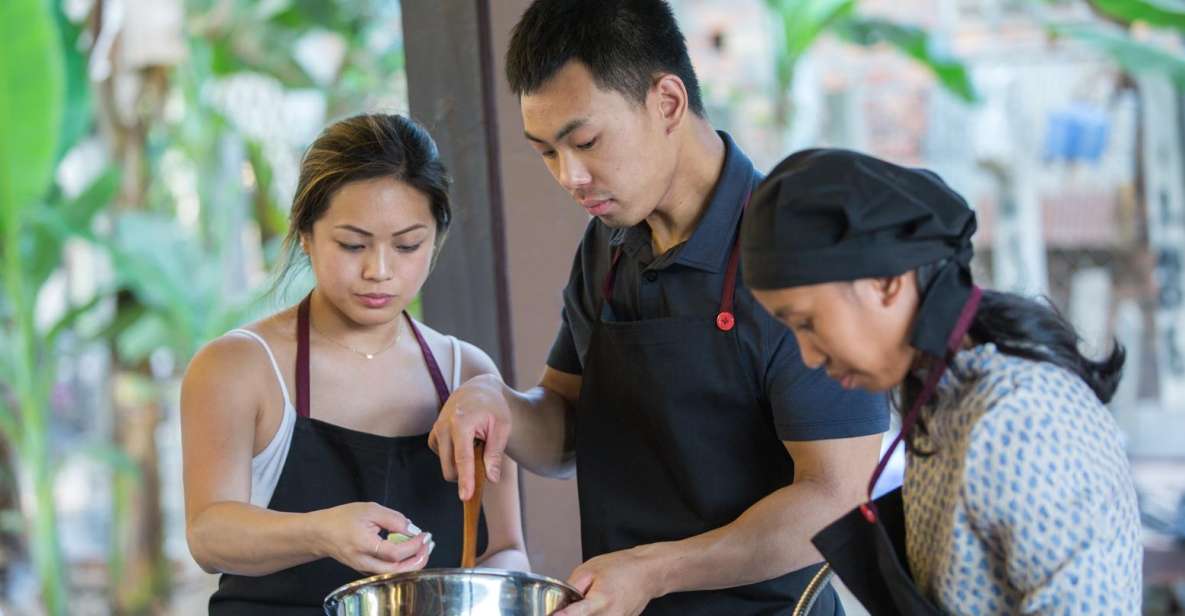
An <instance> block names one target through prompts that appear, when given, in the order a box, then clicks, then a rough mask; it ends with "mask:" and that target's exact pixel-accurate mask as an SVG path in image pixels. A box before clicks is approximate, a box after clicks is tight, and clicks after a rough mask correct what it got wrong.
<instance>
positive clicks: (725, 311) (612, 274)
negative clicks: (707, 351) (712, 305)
mask: <svg viewBox="0 0 1185 616" xmlns="http://www.w3.org/2000/svg"><path fill="white" fill-rule="evenodd" d="M752 196H753V187H752V186H750V187H749V191H748V192H746V193H745V200H744V201H742V202H741V218H743V217H744V216H745V210H746V209H748V208H749V198H750V197H752ZM740 230H741V225H740V220H739V219H738V221H737V229H736V237H734V238H733V241H732V249H731V251H730V252H729V253H728V267H727V268H726V269H725V270H724V290H723V291H721V293H720V311H719V312H717V313H716V328H717V329H719V330H720V331H722V332H726V331H729V330H731V329H732V328H733V327H734V326H736V315H735V314H734V313H733V311H732V305H733V299H734V297H735V295H736V286H737V270H738V269H739V268H740V263H741V233H740ZM618 261H621V247H620V246H618V247H617V249H616V250H614V251H613V258H612V260H611V261H610V262H609V271H608V272H607V273H606V274H605V280H604V282H603V283H602V284H601V301H602V302H608V301H609V298H610V297H612V296H613V284H614V282H615V280H616V277H617V262H618Z"/></svg>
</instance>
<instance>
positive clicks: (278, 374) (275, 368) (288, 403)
mask: <svg viewBox="0 0 1185 616" xmlns="http://www.w3.org/2000/svg"><path fill="white" fill-rule="evenodd" d="M227 333H228V334H239V335H243V336H247V337H249V338H254V339H255V341H256V342H258V343H259V345H260V346H262V347H263V350H264V351H265V352H266V353H267V358H268V360H270V361H271V362H272V370H273V371H274V372H275V373H276V381H278V382H279V383H280V393H281V394H284V406H292V399H291V398H289V397H288V386H287V385H285V384H284V373H282V372H280V364H277V363H276V356H275V355H273V354H272V348H271V347H270V346H268V344H267V341H266V340H264V339H263V336H260V335H259V334H257V333H255V332H253V331H251V330H247V329H242V328H240V329H232V330H230V331H229V332H227Z"/></svg>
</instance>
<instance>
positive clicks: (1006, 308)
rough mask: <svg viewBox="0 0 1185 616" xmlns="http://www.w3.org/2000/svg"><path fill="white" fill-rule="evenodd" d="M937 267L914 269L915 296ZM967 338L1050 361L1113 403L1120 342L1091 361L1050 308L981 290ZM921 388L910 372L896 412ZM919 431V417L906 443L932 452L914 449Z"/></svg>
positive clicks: (1120, 363) (1120, 368) (905, 407)
mask: <svg viewBox="0 0 1185 616" xmlns="http://www.w3.org/2000/svg"><path fill="white" fill-rule="evenodd" d="M938 266H939V264H938V263H935V264H930V265H924V266H922V267H919V268H918V269H917V270H916V274H917V285H918V290H919V292H921V291H924V290H925V289H926V287H927V286H929V283H930V282H931V281H932V279H933V277H934V273H935V272H936V271H937V269H938ZM967 334H968V335H969V336H970V337H971V340H972V341H973V342H974V343H975V344H985V343H989V342H990V343H992V344H995V345H996V348H997V349H999V350H1000V352H1002V353H1006V354H1008V355H1014V356H1017V357H1023V358H1025V359H1030V360H1033V361H1040V362H1046V363H1050V364H1053V365H1055V366H1058V367H1060V368H1063V369H1065V370H1067V371H1069V372H1072V373H1073V374H1076V375H1077V376H1078V378H1080V379H1082V381H1083V382H1085V383H1086V385H1087V386H1088V387H1090V389H1091V391H1093V392H1094V395H1095V396H1096V397H1097V398H1098V399H1099V401H1100V402H1102V403H1103V404H1106V403H1107V402H1110V401H1111V397H1112V396H1113V395H1115V389H1116V388H1117V387H1119V379H1120V377H1121V376H1122V375H1123V362H1124V360H1125V359H1126V353H1125V351H1124V349H1123V346H1122V345H1120V344H1119V341H1118V340H1116V341H1114V343H1113V348H1112V350H1111V352H1110V353H1109V354H1107V355H1106V356H1105V357H1102V358H1101V359H1098V360H1093V359H1090V358H1089V357H1086V356H1085V355H1083V354H1082V352H1081V351H1080V350H1079V343H1080V342H1081V341H1082V338H1081V337H1080V336H1079V335H1078V332H1077V331H1075V329H1074V326H1073V325H1071V324H1070V322H1069V321H1067V320H1066V318H1065V317H1064V316H1062V314H1061V312H1059V311H1058V310H1057V309H1056V308H1055V307H1054V306H1053V305H1052V304H1050V303H1046V302H1041V301H1037V300H1034V299H1029V298H1027V297H1023V296H1021V295H1017V294H1015V293H1005V292H1002V291H991V290H987V289H984V290H983V297H982V298H981V299H980V301H979V311H978V312H976V313H975V319H974V320H973V321H972V322H971V328H970V329H969V330H968V332H967ZM921 390H922V382H921V379H919V378H918V377H917V376H915V375H913V374H912V373H910V374H908V375H907V376H906V378H905V382H903V383H902V385H901V389H900V396H899V405H898V406H899V408H900V409H901V410H903V411H905V410H908V409H909V408H910V406H912V404H913V401H914V400H915V399H917V396H918V395H919V394H920V393H921ZM919 433H920V434H926V426H925V421H924V420H923V419H922V418H919V419H918V423H917V425H916V427H915V430H914V434H910V435H909V436H908V438H907V439H906V445H907V446H908V447H909V449H910V452H912V453H914V454H915V455H928V454H929V453H932V452H928V451H921V450H919V449H918V448H917V447H915V443H914V435H915V434H919Z"/></svg>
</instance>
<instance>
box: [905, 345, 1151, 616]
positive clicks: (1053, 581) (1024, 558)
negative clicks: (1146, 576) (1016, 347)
mask: <svg viewBox="0 0 1185 616" xmlns="http://www.w3.org/2000/svg"><path fill="white" fill-rule="evenodd" d="M925 421H926V425H927V428H928V435H927V436H921V435H919V437H918V438H917V444H918V446H919V447H920V448H921V449H922V450H923V451H933V452H934V453H933V455H931V456H928V457H926V456H913V455H911V456H908V457H907V462H906V467H905V482H904V485H903V494H904V501H905V524H906V535H907V550H908V557H909V563H910V568H911V570H912V572H913V575H914V578H915V580H916V581H917V582H918V586H919V588H921V590H922V592H923V593H924V594H925V595H926V596H927V597H929V598H930V599H931V600H933V601H935V602H936V603H937V605H939V606H940V607H941V608H942V609H943V610H945V611H947V612H950V613H953V614H1074V615H1088V614H1107V615H1112V614H1114V615H1116V616H1121V615H1122V616H1128V615H1131V614H1139V613H1140V600H1141V592H1142V588H1141V587H1142V580H1141V576H1142V573H1141V567H1142V547H1141V536H1140V519H1139V512H1138V509H1137V505H1136V493H1135V489H1134V487H1133V485H1132V479H1131V473H1130V470H1129V467H1128V462H1127V456H1126V455H1125V453H1124V448H1123V439H1122V436H1121V434H1120V432H1119V428H1118V426H1116V424H1115V421H1114V420H1113V418H1112V417H1111V413H1110V411H1108V409H1107V408H1106V407H1105V406H1103V405H1102V404H1101V403H1100V402H1099V400H1098V399H1097V398H1096V397H1095V395H1094V393H1093V392H1092V391H1091V390H1090V388H1089V387H1088V386H1087V385H1086V383H1084V382H1083V381H1082V380H1081V379H1080V378H1078V377H1077V376H1076V375H1074V374H1073V373H1071V372H1068V371H1066V370H1063V369H1061V368H1059V367H1057V366H1054V365H1052V364H1047V363H1041V362H1034V361H1029V360H1026V359H1023V358H1019V357H1015V356H1011V355H1006V354H1004V353H1001V352H1000V351H998V350H997V349H996V347H995V345H992V344H985V345H981V346H977V347H974V348H971V349H968V350H965V351H963V352H960V353H959V354H958V355H957V356H956V357H955V359H954V361H953V362H952V363H951V368H950V370H949V371H948V372H947V373H946V375H944V376H943V377H942V380H941V381H940V383H939V386H938V392H937V394H936V405H935V406H934V407H932V408H931V409H929V410H928V411H927V412H926V415H925Z"/></svg>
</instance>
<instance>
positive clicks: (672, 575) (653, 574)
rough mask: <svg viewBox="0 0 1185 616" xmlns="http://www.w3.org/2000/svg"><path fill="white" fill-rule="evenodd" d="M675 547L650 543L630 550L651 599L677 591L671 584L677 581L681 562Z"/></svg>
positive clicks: (671, 543)
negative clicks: (633, 554)
mask: <svg viewBox="0 0 1185 616" xmlns="http://www.w3.org/2000/svg"><path fill="white" fill-rule="evenodd" d="M677 545H678V544H677V543H673V542H663V543H650V544H646V545H640V546H638V547H636V548H633V550H632V551H633V552H635V557H636V558H637V560H638V563H639V564H640V566H641V569H642V572H641V575H640V577H641V579H643V580H645V585H646V592H647V594H648V595H649V596H650V598H651V599H657V598H659V597H662V596H664V595H668V594H670V593H672V592H676V591H677V590H678V588H676V587H675V586H674V582H673V581H674V580H676V579H678V564H679V562H680V560H681V559H680V557H679V554H678V548H677Z"/></svg>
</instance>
